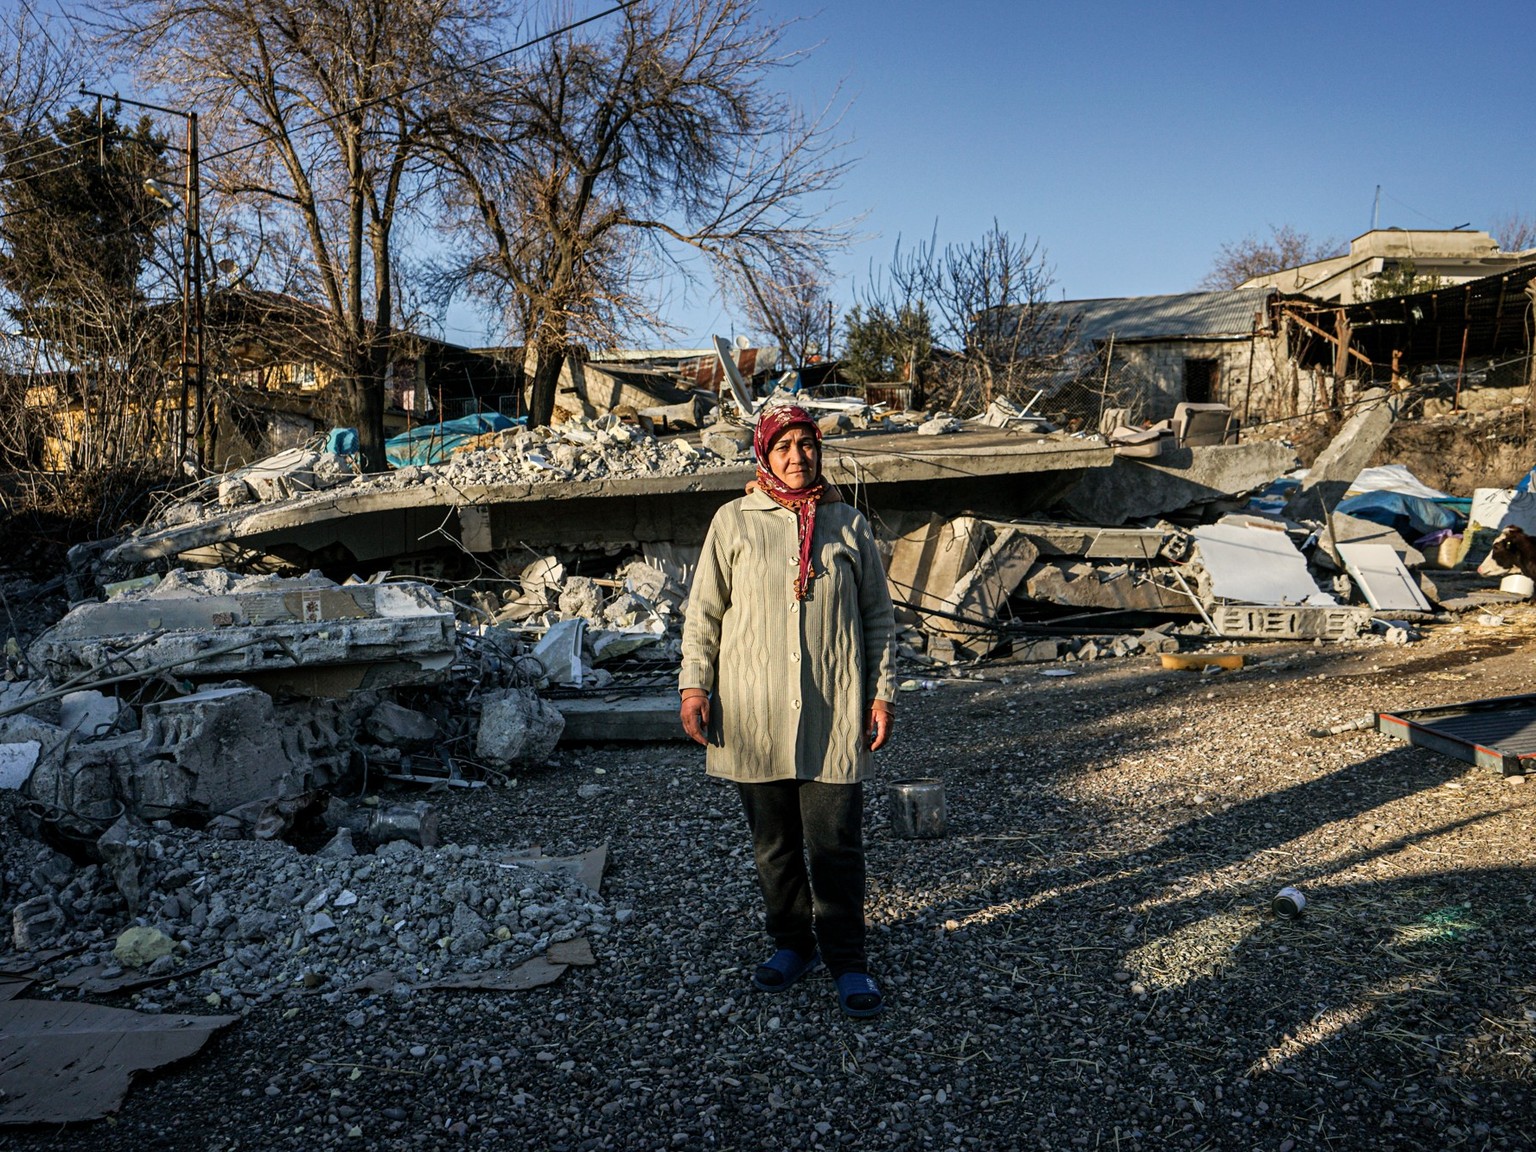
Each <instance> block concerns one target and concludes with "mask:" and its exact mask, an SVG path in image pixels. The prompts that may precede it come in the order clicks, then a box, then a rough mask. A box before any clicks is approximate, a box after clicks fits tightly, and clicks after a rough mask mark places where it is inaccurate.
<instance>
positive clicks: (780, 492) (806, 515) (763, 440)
mask: <svg viewBox="0 0 1536 1152" xmlns="http://www.w3.org/2000/svg"><path fill="white" fill-rule="evenodd" d="M796 425H801V426H803V427H806V428H809V429H810V430H811V435H813V436H814V437H816V479H815V480H813V481H812V482H811V483H810V484H809V485H807V486H806V487H804V488H791V487H789V485H787V484H785V483H784V481H782V480H780V479H779V478H778V477H777V476H775V475H774V474H773V469H771V468H769V467H768V449H769V448H770V447H771V446H772V445H773V442H774V441H775V440H776V439H778V437H779V434H780V433H781V432H783V431H784V430H785V429H787V428H792V427H794V426H796ZM752 452H753V454H754V455H755V456H756V457H757V480H756V482H755V484H754V485H753V487H756V488H757V490H758V491H760V492H762V493H763V494H764V495H766V496H767V497H768V498H769V499H770V500H772V501H773V502H774V503H775V504H777V505H779V506H780V507H781V508H788V509H789V510H790V511H791V512H793V513H794V514H795V525H796V527H797V528H798V529H799V533H800V568H799V571H798V573H797V574H796V576H795V599H796V600H804V599H805V598H806V597H807V596H808V595H810V591H811V579H812V577H813V576H814V575H815V573H814V572H813V571H812V569H811V537H812V536H813V535H814V534H815V532H816V507H817V505H819V504H820V503H821V502H822V501H823V500H826V499H827V498H828V493H827V489H828V487H829V485H828V484H827V483H826V481H824V480H823V479H822V478H821V429H820V428H818V427H817V426H816V421H815V420H813V419H812V418H811V414H810V413H809V412H807V411H806V410H805V409H804V408H801V407H799V406H797V405H794V404H781V405H776V406H775V407H772V408H769V409H768V410H767V411H766V412H764V413H763V414H762V415H761V416H759V417H758V418H757V428H756V430H755V431H754V432H753V433H752ZM834 491H835V490H834ZM832 499H833V500H835V499H837V497H836V496H835V495H834V496H833V497H832Z"/></svg>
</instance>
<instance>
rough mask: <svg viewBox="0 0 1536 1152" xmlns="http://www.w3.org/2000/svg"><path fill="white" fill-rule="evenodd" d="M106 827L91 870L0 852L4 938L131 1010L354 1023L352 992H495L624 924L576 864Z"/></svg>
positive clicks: (392, 842) (402, 843)
mask: <svg viewBox="0 0 1536 1152" xmlns="http://www.w3.org/2000/svg"><path fill="white" fill-rule="evenodd" d="M119 825H120V826H119V827H118V828H116V829H115V836H116V842H117V849H116V852H115V853H114V854H112V855H110V856H108V857H107V858H106V859H103V860H95V861H92V860H76V859H71V858H70V857H69V856H67V855H65V854H63V853H61V852H58V851H55V850H54V849H53V848H51V847H48V846H45V845H40V844H38V843H37V842H35V841H29V840H26V839H24V838H21V837H11V838H9V840H8V841H7V842H6V844H5V845H4V847H3V848H0V877H3V889H4V895H5V899H6V902H7V903H8V904H13V905H14V911H13V912H12V914H11V917H10V921H9V923H8V924H7V925H6V930H7V931H8V933H9V935H10V937H11V944H12V945H13V946H14V947H15V948H16V950H17V951H19V952H23V953H30V954H36V953H46V952H50V951H51V950H56V949H61V950H63V951H64V952H65V953H67V954H68V955H67V958H64V959H60V960H58V961H56V962H53V963H52V964H51V965H50V966H48V967H45V969H44V971H45V973H46V974H48V976H49V977H50V978H51V979H52V980H57V981H58V982H60V983H61V984H62V985H63V986H65V987H68V988H79V989H80V990H81V991H84V992H90V991H96V992H104V991H119V990H122V991H127V990H133V989H142V990H141V991H139V993H138V1002H137V1005H136V1006H137V1007H138V1009H139V1010H140V1011H145V1012H159V1011H162V1010H164V1009H166V1008H167V1007H170V1006H173V1005H178V1004H184V1003H187V1002H189V1001H193V1000H195V1001H198V1002H200V1003H203V1002H206V1003H208V1004H212V1005H215V1006H228V1007H232V1008H234V1009H237V1010H238V1009H241V1008H244V1007H246V1006H247V1005H252V1004H262V1003H266V1002H268V1001H270V1000H271V999H273V998H274V997H280V996H283V995H288V994H292V993H294V992H297V991H301V990H302V991H310V992H316V993H318V994H320V995H321V996H323V998H325V999H326V1000H327V1001H328V1002H332V1003H336V1002H343V1003H345V1002H348V1001H352V1002H355V1003H356V1004H357V1006H358V1007H359V1009H361V1008H362V1006H363V998H362V997H361V996H360V995H356V993H357V992H359V991H361V990H364V989H366V990H368V991H385V990H388V991H389V992H391V993H393V994H395V995H409V994H410V993H411V991H412V989H413V988H415V987H421V986H425V985H429V984H433V983H440V982H441V983H454V984H457V985H458V986H464V987H477V986H478V987H495V986H498V985H497V984H495V983H494V982H493V981H492V980H490V979H489V977H491V976H492V974H498V973H505V972H507V971H509V970H511V969H514V968H515V967H516V966H518V965H520V964H522V963H524V962H526V961H528V960H530V959H531V958H533V957H536V956H542V955H544V954H546V953H547V952H548V951H549V949H550V948H551V947H552V946H555V947H558V946H560V945H561V944H562V943H564V942H567V941H571V940H573V939H574V938H576V937H578V936H603V935H606V934H607V933H608V932H610V931H611V930H612V926H613V925H614V924H615V923H616V922H622V921H623V920H624V919H626V918H627V916H628V915H629V913H628V911H627V910H626V909H622V908H620V909H615V908H613V907H612V906H610V905H608V904H606V903H604V902H603V901H602V899H601V897H600V896H599V895H598V894H597V892H596V891H595V890H594V889H593V888H592V887H590V886H589V884H588V883H587V882H583V880H582V879H579V878H578V876H577V874H576V873H577V868H576V865H578V864H586V863H587V861H583V860H580V859H579V858H578V859H572V860H551V859H549V858H546V857H542V856H539V855H538V854H537V853H533V854H529V853H526V852H525V853H522V854H519V853H516V852H513V851H505V850H504V851H494V852H493V851H486V850H484V849H480V848H477V847H475V846H467V847H458V846H455V845H452V844H447V845H433V846H428V847H422V846H419V845H417V844H414V843H412V842H411V841H409V840H405V839H387V840H384V841H383V842H382V843H379V844H377V845H369V844H361V843H359V844H356V845H355V844H354V841H353V838H352V836H351V834H350V833H349V832H348V830H347V829H346V828H345V827H342V828H339V829H338V830H337V831H336V833H335V835H334V837H333V838H332V839H331V841H330V842H329V843H327V844H326V845H325V847H323V848H322V849H321V850H320V851H319V852H317V853H314V854H309V855H306V854H304V853H303V852H301V851H299V850H298V849H297V848H295V847H293V846H292V845H290V844H287V843H285V842H283V841H281V840H267V841H251V840H242V841H227V840H218V839H214V838H211V837H209V836H207V835H205V834H201V833H198V832H195V831H191V830H188V829H181V828H175V827H172V826H171V825H170V824H169V823H166V822H158V823H155V824H152V825H146V824H143V823H139V822H130V821H128V820H126V819H124V820H123V821H120V822H119ZM369 847H372V848H374V850H373V851H368V850H367V849H368V848H369ZM551 865H556V866H555V867H551ZM592 882H594V883H595V881H592ZM43 959H44V961H45V963H47V957H46V956H44V957H43ZM381 973H389V974H390V975H391V977H392V979H384V980H380V979H379V978H378V974H381ZM477 977H479V979H477ZM370 978H372V979H370ZM349 1022H351V1021H350V1018H349ZM361 1022H362V1019H361V1016H359V1018H358V1019H357V1021H356V1023H358V1024H360V1023H361Z"/></svg>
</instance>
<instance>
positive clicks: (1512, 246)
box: [1489, 212, 1536, 252]
mask: <svg viewBox="0 0 1536 1152" xmlns="http://www.w3.org/2000/svg"><path fill="white" fill-rule="evenodd" d="M1489 231H1490V232H1492V233H1493V238H1494V240H1495V242H1497V244H1498V246H1499V249H1500V251H1503V252H1524V251H1526V250H1527V249H1529V248H1536V219H1532V218H1531V217H1530V216H1526V215H1524V214H1523V213H1520V212H1511V213H1509V214H1508V215H1507V216H1504V217H1501V218H1500V219H1498V220H1495V221H1494V223H1493V227H1492V228H1490V229H1489Z"/></svg>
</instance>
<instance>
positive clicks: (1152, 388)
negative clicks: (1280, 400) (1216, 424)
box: [1110, 336, 1275, 420]
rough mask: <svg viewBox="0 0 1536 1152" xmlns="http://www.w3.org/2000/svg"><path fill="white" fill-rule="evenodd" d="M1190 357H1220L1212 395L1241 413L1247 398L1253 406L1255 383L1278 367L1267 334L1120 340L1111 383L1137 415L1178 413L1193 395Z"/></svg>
mask: <svg viewBox="0 0 1536 1152" xmlns="http://www.w3.org/2000/svg"><path fill="white" fill-rule="evenodd" d="M1188 360H1209V361H1214V362H1215V363H1216V366H1217V383H1216V387H1215V389H1214V392H1213V394H1212V395H1211V396H1210V397H1209V399H1210V400H1211V401H1214V402H1216V403H1219V404H1227V405H1230V406H1231V407H1232V409H1233V411H1235V412H1237V413H1238V414H1239V415H1241V414H1242V412H1243V410H1244V407H1245V403H1246V404H1247V405H1248V406H1250V407H1251V399H1250V394H1251V391H1252V388H1253V387H1255V386H1257V385H1258V384H1259V383H1260V382H1262V381H1266V380H1268V379H1269V378H1270V377H1272V376H1273V375H1274V373H1275V365H1274V344H1273V341H1271V340H1270V339H1268V338H1266V337H1263V336H1260V337H1257V338H1255V339H1249V338H1247V337H1243V338H1241V339H1235V340H1168V341H1160V342H1157V343H1144V344H1141V343H1138V344H1118V343H1117V344H1116V345H1115V352H1114V363H1113V366H1112V368H1111V370H1110V381H1111V386H1112V387H1115V388H1118V389H1119V390H1120V391H1121V393H1122V395H1123V396H1124V398H1125V399H1126V400H1129V401H1130V404H1129V406H1130V408H1131V410H1132V412H1131V415H1132V418H1133V419H1139V420H1165V419H1167V418H1168V417H1170V416H1172V415H1173V410H1174V408H1176V407H1177V406H1178V405H1179V404H1180V403H1182V402H1183V401H1185V400H1186V399H1189V397H1188V396H1186V395H1185V388H1184V381H1185V361H1188ZM1127 393H1128V395H1127ZM1138 406H1139V410H1138Z"/></svg>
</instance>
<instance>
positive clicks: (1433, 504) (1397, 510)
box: [1337, 492, 1462, 540]
mask: <svg viewBox="0 0 1536 1152" xmlns="http://www.w3.org/2000/svg"><path fill="white" fill-rule="evenodd" d="M1337 511H1339V512H1346V513H1348V514H1349V515H1351V516H1355V517H1358V518H1359V519H1361V520H1369V521H1370V522H1371V523H1372V524H1380V525H1382V526H1383V527H1386V528H1392V529H1394V530H1395V531H1397V532H1398V533H1400V534H1401V535H1402V536H1403V538H1404V539H1406V540H1417V539H1418V538H1419V537H1421V536H1428V535H1429V534H1430V533H1431V532H1438V531H1440V530H1441V529H1442V528H1455V527H1456V526H1457V525H1459V524H1460V523H1461V521H1462V517H1461V516H1460V515H1459V514H1458V513H1457V512H1456V511H1455V510H1454V509H1452V508H1448V507H1446V506H1445V505H1444V504H1441V503H1439V502H1438V501H1435V500H1426V499H1424V498H1423V497H1422V496H1409V495H1407V494H1406V493H1403V492H1363V493H1361V494H1360V495H1359V496H1350V497H1348V498H1347V499H1344V500H1341V501H1340V502H1339V506H1338V509H1337Z"/></svg>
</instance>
